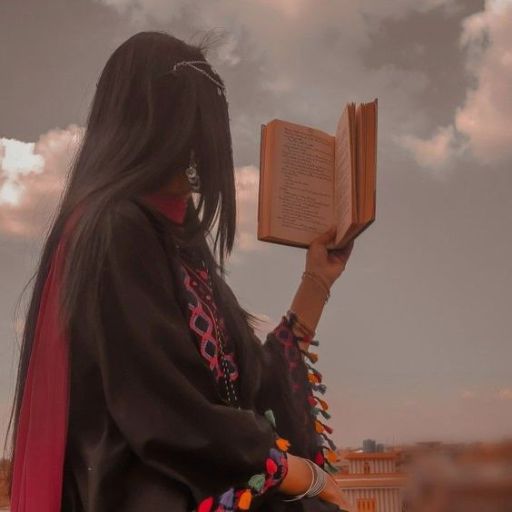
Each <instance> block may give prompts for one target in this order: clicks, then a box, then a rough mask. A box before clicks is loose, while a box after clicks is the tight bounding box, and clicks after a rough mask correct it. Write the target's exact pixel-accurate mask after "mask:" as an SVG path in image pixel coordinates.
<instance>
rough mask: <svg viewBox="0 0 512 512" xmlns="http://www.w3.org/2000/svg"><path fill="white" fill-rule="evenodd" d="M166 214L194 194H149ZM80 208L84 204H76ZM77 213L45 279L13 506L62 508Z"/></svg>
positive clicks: (181, 213)
mask: <svg viewBox="0 0 512 512" xmlns="http://www.w3.org/2000/svg"><path fill="white" fill-rule="evenodd" d="M144 197H145V198H147V199H148V200H149V202H150V203H151V204H153V205H154V206H155V207H156V208H158V209H159V210H160V211H161V212H162V213H164V215H166V216H167V217H169V218H170V219H172V220H173V221H175V222H180V223H181V222H183V220H184V217H185V213H186V207H187V202H188V198H184V196H178V197H176V196H172V195H170V194H167V193H165V192H157V193H154V194H150V195H146V196H144ZM76 211H78V210H76ZM75 220H76V215H75V212H74V213H73V215H71V217H70V219H69V223H68V224H67V226H66V228H65V231H64V235H63V237H62V238H61V240H60V242H59V244H58V245H57V248H56V250H55V253H54V255H53V257H52V262H51V266H50V270H49V273H48V276H47V278H46V281H45V285H44V289H43V294H42V297H41V304H40V307H39V313H38V319H37V326H36V331H35V337H34V343H33V346H32V352H31V355H30V362H29V366H28V371H27V377H26V381H25V388H24V392H23V399H22V403H21V409H20V417H19V424H18V431H17V435H16V450H15V454H14V461H13V478H12V486H11V512H60V510H61V500H62V482H63V469H64V458H65V451H66V439H67V426H68V406H69V374H68V372H69V355H68V340H67V337H66V336H65V333H64V332H63V330H62V328H61V326H60V323H59V318H58V315H57V305H58V297H59V295H58V294H59V289H60V282H61V269H62V268H63V263H64V258H65V254H64V248H65V245H64V243H63V242H64V241H65V239H66V236H67V235H68V234H69V232H70V229H72V226H73V225H74V221H75Z"/></svg>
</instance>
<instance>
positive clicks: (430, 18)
mask: <svg viewBox="0 0 512 512" xmlns="http://www.w3.org/2000/svg"><path fill="white" fill-rule="evenodd" d="M211 29H215V30H216V32H217V34H218V35H219V36H220V37H221V44H220V45H218V47H216V48H215V49H214V50H213V51H212V52H211V53H209V54H208V56H207V58H208V59H209V60H210V62H211V63H212V64H213V65H214V67H215V69H216V70H217V71H218V72H219V74H220V75H221V76H222V77H223V79H224V82H225V84H226V89H227V97H228V101H229V107H230V118H231V123H232V124H231V129H232V136H233V148H234V157H235V165H236V180H237V202H238V203H237V206H238V210H239V213H238V215H239V217H238V226H237V228H238V231H237V243H236V246H235V250H234V252H233V254H232V256H231V258H230V259H229V261H228V277H227V280H228V283H229V284H230V286H231V287H232V288H233V290H234V292H235V293H236V295H237V297H238V299H239V301H240V302H241V304H242V305H243V306H244V307H246V308H247V309H249V310H250V311H252V312H253V313H255V314H257V315H258V316H260V317H261V318H262V319H263V322H262V325H261V327H260V329H259V330H258V335H259V336H260V337H261V338H262V339H265V336H266V335H267V333H268V332H270V331H271V330H272V328H273V327H274V326H275V325H277V323H278V322H279V320H280V317H281V315H283V314H284V313H285V311H286V310H287V309H288V307H289V306H290V305H291V302H292V299H293V296H294V294H295V292H296V290H297V288H298V286H299V284H300V279H301V274H302V271H303V270H304V265H305V257H306V251H305V249H300V248H294V247H288V246H280V245H277V244H271V243H266V242H261V241H258V240H257V237H256V216H257V191H258V175H259V134H260V125H261V123H266V122H268V121H270V120H271V119H273V118H280V119H286V120H288V121H291V122H296V123H300V124H305V125H308V126H311V127H315V128H319V129H322V130H325V131H327V132H328V133H334V130H335V127H336V124H337V121H338V117H339V116H340V114H341V112H342V110H343V108H344V107H345V105H346V103H348V102H367V101H372V100H373V99H374V98H375V97H377V98H378V101H379V126H378V156H377V199H376V220H375V222H374V224H373V225H372V226H371V227H370V228H369V229H368V230H366V231H365V232H364V233H363V234H362V235H361V237H360V238H358V239H357V240H356V242H355V244H354V249H353V251H352V255H351V257H350V259H349V261H348V264H347V266H346V269H345V271H344V272H343V273H342V275H341V276H340V278H339V279H338V280H337V281H336V282H335V283H334V285H333V287H332V289H331V298H330V300H329V302H328V303H327V304H326V306H325V308H324V311H323V314H322V318H321V320H320V323H319V325H318V328H317V335H316V338H317V339H318V341H319V342H320V345H319V347H317V348H318V353H319V356H320V357H319V360H318V363H317V367H318V369H319V370H320V371H321V372H322V374H323V378H324V382H325V384H326V385H327V393H326V395H325V398H326V400H327V401H328V403H329V405H330V412H331V414H332V418H331V419H330V420H329V422H328V423H329V425H331V426H332V427H333V429H334V432H333V435H332V437H333V439H334V441H335V442H336V444H337V445H338V446H344V447H349V446H350V447H357V446H360V445H361V443H362V440H363V439H366V438H373V439H376V440H377V441H378V442H382V443H385V444H394V443H413V442H417V441H426V440H440V441H446V442H452V441H460V442H467V441H478V440H482V441H496V440H500V439H502V438H504V437H505V436H508V435H510V434H511V433H512V371H511V369H510V361H511V360H512V335H511V333H512V314H511V304H512V267H511V264H510V262H511V261H512V230H511V229H510V222H511V221H512V200H511V198H510V192H511V191H512V122H511V121H512V87H510V83H511V81H512V0H492V1H491V0H489V1H481V0H464V1H462V0H454V1H447V0H423V1H422V2H418V1H417V0H378V1H377V0H374V1H368V0H359V1H356V0H336V1H334V0H245V1H239V0H236V1H235V0H229V1H228V0H215V1H204V0H203V1H197V0H179V1H178V0H74V1H72V2H70V1H69V0H47V1H45V2H41V1H39V0H25V1H23V2H18V1H15V0H3V1H2V2H1V4H0V34H1V36H0V37H1V38H2V44H0V55H1V60H0V63H1V68H2V69H1V73H0V278H1V287H0V435H2V439H3V434H4V431H5V427H6V420H7V416H8V411H9V407H10V400H11V399H12V395H13V392H14V382H15V378H16V370H17V362H18V354H19V347H18V345H19V342H20V334H21V328H22V325H23V316H24V305H26V302H27V300H28V296H29V293H30V290H31V288H30V286H29V287H28V288H27V289H26V290H25V293H24V295H22V291H23V288H24V286H25V285H26V284H27V282H28V280H29V278H30V277H31V275H32V274H33V272H34V271H35V269H36V265H37V262H38V258H39V254H40V249H41V244H42V241H43V238H44V235H45V233H46V231H47V230H48V228H49V226H50V223H51V219H52V214H53V213H54V211H55V210H54V209H55V207H56V204H57V200H58V198H59V194H60V192H61V191H62V189H63V186H64V184H65V180H66V172H67V170H68V169H69V165H70V162H71V158H72V157H73V155H74V152H75V151H76V149H77V147H78V144H79V141H80V138H81V136H82V134H83V131H84V129H85V122H86V117H87V113H88V108H89V105H90V102H91V99H92V97H93V93H94V90H95V83H96V80H97V78H98V76H99V74H100V72H101V69H102V68H103V66H104V64H105V62H106V60H107V59H108V57H109V56H110V54H111V53H112V52H113V51H114V49H115V48H116V47H117V46H118V45H119V44H121V43H122V42H123V41H124V40H126V39H127V38H128V37H130V36H131V35H133V34H134V33H136V32H138V31H140V30H166V31H168V32H169V33H171V34H173V35H175V36H176V37H179V38H181V39H184V40H185V41H187V42H197V41H198V38H200V35H201V34H202V33H204V31H207V30H211ZM17 304H19V307H18V309H17V310H16V305H17ZM16 311H17V314H16Z"/></svg>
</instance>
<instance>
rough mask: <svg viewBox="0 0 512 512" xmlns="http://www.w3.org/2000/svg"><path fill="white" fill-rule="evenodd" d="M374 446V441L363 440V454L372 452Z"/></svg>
mask: <svg viewBox="0 0 512 512" xmlns="http://www.w3.org/2000/svg"><path fill="white" fill-rule="evenodd" d="M375 446H376V443H375V439H365V440H364V441H363V452H374V451H375Z"/></svg>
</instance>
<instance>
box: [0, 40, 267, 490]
mask: <svg viewBox="0 0 512 512" xmlns="http://www.w3.org/2000/svg"><path fill="white" fill-rule="evenodd" d="M210 35H211V34H209V33H206V37H204V38H203V40H202V41H201V42H200V43H199V44H197V45H192V44H188V43H185V42H184V41H182V40H180V39H177V38H175V37H173V36H172V35H170V34H168V33H165V32H161V31H146V32H139V33H137V34H135V35H133V36H132V37H130V38H129V39H128V40H126V41H125V42H124V43H122V44H121V45H120V46H119V47H118V48H117V49H116V50H115V51H114V52H113V53H112V55H111V56H110V58H109V59H108V61H107V63H106V65H105V67H104V69H103V71H102V73H101V75H100V77H99V81H98V82H97V86H96V92H95V94H94V97H93V101H92V105H91V109H90V112H89V116H88V120H87V125H86V131H85V134H84V137H83V139H82V142H81V145H80V148H79V151H78V152H77V154H76V157H75V159H74V161H73V164H72V166H71V169H70V174H69V177H68V180H67V183H66V187H65V190H64V191H63V194H62V197H61V201H60V203H59V206H58V208H57V210H56V213H55V216H54V220H53V222H52V226H51V228H50V229H49V232H48V235H47V237H46V240H45V243H44V246H43V250H42V253H41V257H40V261H39V264H38V267H37V269H36V271H35V273H34V275H33V276H32V278H31V280H30V281H32V280H34V287H33V291H32V296H31V299H30V302H29V307H28V310H27V314H26V319H25V324H24V330H23V336H22V344H21V351H20V359H19V365H18V375H17V381H16V390H15V397H14V401H13V406H12V410H11V415H10V420H9V426H8V431H7V437H6V443H5V444H4V452H5V446H6V444H7V440H8V438H9V431H10V430H11V424H12V435H11V445H12V448H11V456H10V457H9V458H10V459H11V460H13V457H14V455H13V454H14V450H15V439H16V434H17V430H18V420H19V413H20V407H21V402H22V397H23V390H24V384H25V379H26V376H27V370H28V363H29V360H30V355H31V351H32V344H33V339H34V333H35V328H36V321H37V315H38V311H39V306H40V302H41V295H42V290H43V286H44V283H45V280H46V277H47V275H48V271H49V267H50V262H51V257H52V254H53V252H54V249H55V248H56V245H57V244H58V242H59V239H60V237H61V235H62V232H63V227H64V225H65V223H66V221H67V219H68V218H69V216H70V214H71V213H72V211H73V210H74V209H75V208H76V207H77V206H78V205H79V204H80V205H81V204H85V205H86V207H85V208H84V209H83V213H82V214H81V216H80V220H79V222H77V224H76V226H75V227H74V230H73V238H72V243H71V244H70V247H69V249H68V252H67V258H66V267H67V269H68V270H67V271H66V272H65V276H64V280H63V285H62V292H61V297H62V300H63V307H64V309H63V310H62V315H63V318H64V319H65V321H66V322H69V321H70V319H71V318H73V317H74V316H75V313H76V314H77V315H78V312H79V311H83V310H84V307H85V306H86V305H87V303H88V302H91V301H94V293H95V292H94V287H93V286H90V283H91V282H93V281H94V278H95V276H98V275H99V269H98V261H101V255H102V254H104V253H105V251H106V244H107V243H108V234H107V232H105V234H104V236H102V235H101V234H98V230H105V231H108V225H106V223H105V222H101V220H102V217H103V218H104V214H105V212H106V211H107V210H108V209H109V208H111V207H112V206H113V205H115V204H116V203H117V202H119V201H123V200H126V199H129V198H136V197H140V196H141V195H143V194H145V193H151V192H153V191H157V190H159V189H160V188H161V187H162V186H164V185H166V184H167V183H168V182H169V180H170V179H171V178H172V177H173V176H174V175H175V174H176V173H180V172H183V171H184V169H185V168H186V167H187V166H188V163H189V158H190V152H191V150H192V149H193V150H194V151H195V155H196V159H197V164H198V172H199V176H200V179H201V194H200V200H199V203H198V205H197V207H196V205H195V204H194V202H193V200H192V199H190V200H189V203H188V209H187V217H186V220H187V219H189V220H190V219H192V220H195V222H191V223H190V225H192V226H194V229H193V230H189V233H188V235H189V241H190V243H194V244H195V245H196V246H199V247H202V253H203V254H202V256H203V257H204V258H205V260H206V261H207V262H208V264H209V265H210V268H214V269H215V272H214V274H215V276H217V272H219V271H220V273H221V275H222V278H223V277H224V275H225V267H224V261H225V257H226V256H227V255H229V254H230V253H231V250H232V248H233V243H234V240H235V230H236V197H235V177H234V164H233V155H232V146H231V133H230V126H229V115H228V104H227V101H226V98H225V96H224V95H219V94H218V91H217V86H216V85H215V84H214V83H213V82H212V81H211V80H209V79H208V78H207V77H205V76H203V75H202V74H201V73H200V72H198V71H196V70H194V69H191V68H189V67H188V66H182V67H179V68H178V69H177V70H176V71H175V72H172V67H173V65H174V64H175V63H177V62H179V61H182V60H206V59H205V51H206V49H207V43H208V38H209V36H210ZM200 66H201V68H202V69H204V70H205V71H207V72H208V73H209V74H210V75H211V76H212V77H214V78H215V79H216V80H217V81H219V82H221V83H223V82H222V79H221V77H220V76H219V75H218V74H217V73H216V72H215V71H214V70H213V69H212V68H211V66H210V65H203V64H201V65H200ZM201 211H202V216H200V215H199V213H200V212H201ZM219 211H220V214H219ZM217 217H218V225H217V234H216V237H215V241H214V248H213V253H215V251H218V254H219V256H218V259H219V262H220V263H217V261H216V259H215V257H214V254H213V253H212V251H211V250H210V248H209V247H208V245H207V244H206V242H205V240H206V236H207V235H208V234H209V233H210V232H211V230H212V227H213V225H214V223H215V222H216V221H217ZM198 240H199V241H201V242H200V243H198ZM93 241H94V242H93ZM98 241H100V242H98ZM101 241H103V242H101ZM69 269H72V271H71V272H70V271H69ZM216 279H217V277H216ZM30 281H29V283H28V284H30ZM222 281H223V280H222ZM28 284H27V286H28ZM25 288H26V287H25ZM219 293H221V294H225V296H223V300H222V301H221V303H222V307H223V308H229V307H230V305H231V307H233V308H234V310H237V311H238V313H239V314H238V317H239V319H238V320H239V321H240V319H242V320H241V321H242V324H244V323H245V328H248V326H249V325H251V327H250V328H251V329H252V327H253V325H254V324H255V323H256V322H257V317H255V316H253V315H251V314H250V313H249V312H247V311H246V310H245V309H243V308H241V307H240V305H239V304H238V303H236V299H235V298H234V296H233V294H231V293H229V290H228V289H227V287H221V289H220V291H219ZM232 311H233V310H232ZM242 324H239V325H242ZM66 325H68V324H67V323H66ZM242 328H244V327H243V326H242ZM239 339H242V337H240V336H235V340H236V341H238V340H239ZM238 351H241V352H243V347H237V352H238ZM252 363H254V361H253V362H252ZM244 366H245V368H246V369H247V370H248V372H246V375H245V377H246V379H245V380H246V385H247V386H250V385H251V382H250V377H249V375H248V373H250V372H249V369H250V368H251V366H253V365H251V364H250V361H247V364H246V365H244ZM13 418H14V421H13ZM11 481H12V465H11V470H10V472H9V473H8V489H9V494H10V489H11Z"/></svg>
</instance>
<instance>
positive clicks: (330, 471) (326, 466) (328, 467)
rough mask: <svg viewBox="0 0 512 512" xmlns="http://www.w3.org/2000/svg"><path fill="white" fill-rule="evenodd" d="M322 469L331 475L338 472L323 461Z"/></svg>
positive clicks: (334, 467) (327, 462)
mask: <svg viewBox="0 0 512 512" xmlns="http://www.w3.org/2000/svg"><path fill="white" fill-rule="evenodd" d="M324 469H325V471H327V472H328V473H331V474H333V473H337V472H338V468H337V467H336V466H333V465H332V464H331V463H330V462H329V461H328V460H326V461H325V465H324Z"/></svg>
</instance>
